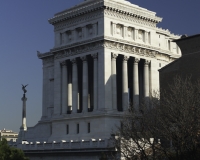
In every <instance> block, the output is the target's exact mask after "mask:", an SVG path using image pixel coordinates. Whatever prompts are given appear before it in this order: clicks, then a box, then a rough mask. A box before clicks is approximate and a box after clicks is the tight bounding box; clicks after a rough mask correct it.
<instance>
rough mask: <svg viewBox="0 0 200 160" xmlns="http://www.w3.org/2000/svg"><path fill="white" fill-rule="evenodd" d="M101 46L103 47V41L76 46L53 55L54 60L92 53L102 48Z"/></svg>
mask: <svg viewBox="0 0 200 160" xmlns="http://www.w3.org/2000/svg"><path fill="white" fill-rule="evenodd" d="M102 46H103V41H99V42H93V43H90V44H86V45H80V46H76V47H74V48H69V49H64V50H63V51H60V52H58V53H55V59H60V58H63V57H69V56H72V55H77V54H81V53H84V52H89V51H93V50H96V49H98V48H102Z"/></svg>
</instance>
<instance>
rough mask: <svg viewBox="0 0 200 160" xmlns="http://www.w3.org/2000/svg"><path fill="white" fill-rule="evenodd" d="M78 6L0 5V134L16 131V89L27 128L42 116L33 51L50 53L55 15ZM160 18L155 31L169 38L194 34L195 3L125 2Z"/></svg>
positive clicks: (2, 0)
mask: <svg viewBox="0 0 200 160" xmlns="http://www.w3.org/2000/svg"><path fill="white" fill-rule="evenodd" d="M82 1H83V0H0V73H1V77H0V129H3V128H6V129H11V130H14V131H17V132H18V131H19V128H20V126H21V115H22V101H21V98H22V95H23V92H22V90H21V84H29V85H28V87H27V90H28V92H27V98H28V100H27V125H28V126H29V127H30V126H34V125H35V124H36V123H37V122H38V120H39V119H40V118H41V112H42V61H41V60H39V59H38V58H37V54H36V51H37V50H38V51H40V52H42V53H43V52H47V51H49V50H50V49H51V48H53V45H54V44H53V42H54V34H53V26H52V25H50V24H49V23H48V19H49V18H52V17H53V15H54V14H55V13H57V12H60V11H62V10H64V9H67V8H69V7H71V6H74V5H76V4H78V3H80V2H82ZM129 1H130V2H132V3H134V4H136V5H139V6H140V7H143V8H147V9H149V10H151V11H154V12H156V13H157V16H159V17H162V18H163V22H161V23H160V24H159V25H158V26H159V27H162V28H164V29H169V30H170V31H171V32H172V33H175V34H180V35H181V34H188V35H193V34H198V33H200V19H199V17H200V9H199V6H200V1H199V0H129Z"/></svg>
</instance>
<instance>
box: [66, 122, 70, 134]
mask: <svg viewBox="0 0 200 160" xmlns="http://www.w3.org/2000/svg"><path fill="white" fill-rule="evenodd" d="M66 134H69V125H68V124H67V125H66Z"/></svg>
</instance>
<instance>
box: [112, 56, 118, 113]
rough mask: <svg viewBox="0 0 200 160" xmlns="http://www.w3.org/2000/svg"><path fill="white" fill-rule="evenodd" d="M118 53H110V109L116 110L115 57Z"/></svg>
mask: <svg viewBox="0 0 200 160" xmlns="http://www.w3.org/2000/svg"><path fill="white" fill-rule="evenodd" d="M117 56H118V54H116V53H112V55H111V67H112V68H111V71H112V75H111V76H112V77H111V78H112V109H113V110H117V71H116V65H117V64H116V59H117Z"/></svg>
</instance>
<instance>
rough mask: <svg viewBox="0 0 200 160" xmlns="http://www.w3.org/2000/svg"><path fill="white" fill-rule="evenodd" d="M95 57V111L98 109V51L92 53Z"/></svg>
mask: <svg viewBox="0 0 200 160" xmlns="http://www.w3.org/2000/svg"><path fill="white" fill-rule="evenodd" d="M92 57H93V59H94V71H93V76H94V77H93V85H94V87H93V102H94V104H93V105H94V111H96V110H97V109H98V97H97V93H98V59H97V58H98V53H95V54H92Z"/></svg>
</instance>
